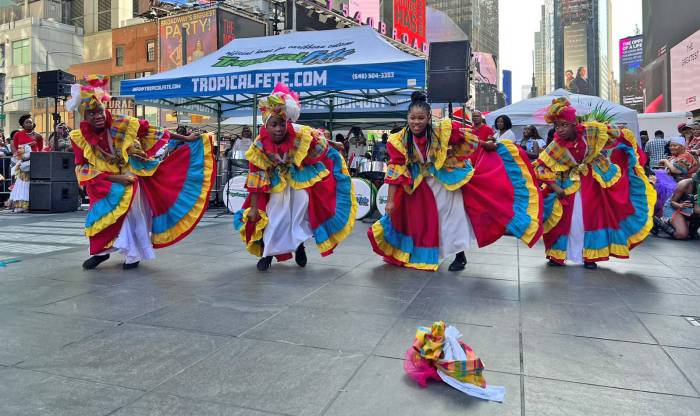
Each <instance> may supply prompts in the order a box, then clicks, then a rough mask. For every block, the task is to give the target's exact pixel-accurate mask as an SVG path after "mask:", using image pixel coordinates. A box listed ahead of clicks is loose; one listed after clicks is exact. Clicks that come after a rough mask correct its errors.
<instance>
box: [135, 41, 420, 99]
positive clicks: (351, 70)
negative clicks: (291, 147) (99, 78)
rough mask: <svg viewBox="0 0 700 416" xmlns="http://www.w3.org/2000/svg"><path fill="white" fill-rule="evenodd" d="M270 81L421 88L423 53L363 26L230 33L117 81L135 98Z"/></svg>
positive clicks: (221, 91) (246, 88)
mask: <svg viewBox="0 0 700 416" xmlns="http://www.w3.org/2000/svg"><path fill="white" fill-rule="evenodd" d="M278 82H282V83H284V84H287V85H289V86H290V87H291V88H292V89H294V90H295V91H298V92H311V91H313V92H320V91H348V90H363V89H376V90H391V89H404V88H416V87H417V88H423V87H425V60H424V59H421V58H418V57H416V56H413V55H410V54H407V53H405V52H402V51H400V50H398V49H396V48H394V47H393V46H392V45H391V44H389V43H388V42H387V41H385V40H384V39H382V38H381V36H380V35H379V34H378V33H376V32H375V31H374V30H372V29H371V28H368V27H356V28H350V29H338V30H326V31H318V32H296V33H291V34H287V35H280V36H266V37H259V38H245V39H235V40H233V41H231V42H229V43H228V44H226V45H225V46H224V47H222V48H221V49H219V50H218V51H216V52H213V53H211V54H209V55H207V56H205V57H203V58H200V59H198V60H197V61H195V62H193V63H191V64H189V65H185V66H183V67H180V68H176V69H173V70H170V71H166V72H162V73H159V74H155V75H152V76H149V77H145V78H139V79H134V80H124V81H122V83H121V95H132V96H134V97H135V99H136V100H137V101H139V100H153V99H160V98H177V97H215V96H224V95H236V94H252V93H262V94H265V93H269V92H270V91H271V90H272V89H273V88H274V87H275V85H276V84H277V83H278Z"/></svg>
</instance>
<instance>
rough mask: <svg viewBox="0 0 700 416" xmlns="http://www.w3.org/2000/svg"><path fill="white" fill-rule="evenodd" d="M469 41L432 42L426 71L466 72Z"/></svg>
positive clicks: (469, 52)
mask: <svg viewBox="0 0 700 416" xmlns="http://www.w3.org/2000/svg"><path fill="white" fill-rule="evenodd" d="M471 55H472V54H471V47H470V45H469V41H466V40H464V41H453V42H432V43H431V44H430V49H429V50H428V71H468V70H469V61H470V60H471Z"/></svg>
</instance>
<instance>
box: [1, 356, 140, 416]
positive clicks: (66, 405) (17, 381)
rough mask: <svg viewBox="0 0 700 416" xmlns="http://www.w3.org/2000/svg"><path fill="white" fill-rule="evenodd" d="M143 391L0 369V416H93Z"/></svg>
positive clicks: (18, 370) (118, 406)
mask: <svg viewBox="0 0 700 416" xmlns="http://www.w3.org/2000/svg"><path fill="white" fill-rule="evenodd" d="M142 394H143V392H141V391H138V390H132V389H127V388H122V387H115V386H110V385H107V384H100V383H91V382H88V381H82V380H75V379H70V378H65V377H59V376H54V375H50V374H44V373H37V372H34V371H26V370H20V369H17V368H6V369H0V414H1V415H3V416H33V415H48V414H50V415H52V416H95V415H106V414H109V413H111V412H112V411H114V410H116V409H118V408H120V407H122V406H124V405H126V404H127V403H129V402H131V401H133V400H135V399H136V398H137V397H139V396H140V395H142Z"/></svg>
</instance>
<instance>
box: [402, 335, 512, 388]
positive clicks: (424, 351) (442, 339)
mask: <svg viewBox="0 0 700 416" xmlns="http://www.w3.org/2000/svg"><path fill="white" fill-rule="evenodd" d="M445 326H446V324H445V322H444V321H439V322H435V323H433V325H432V327H431V328H426V327H419V328H418V329H417V330H416V338H415V340H414V341H413V346H412V347H411V348H409V349H408V351H406V360H405V361H404V370H405V371H406V373H407V374H408V375H409V376H410V377H411V378H412V379H414V380H415V381H416V382H417V383H418V384H419V385H420V386H421V387H427V381H428V379H433V380H436V381H443V382H445V383H447V384H448V385H450V386H452V387H454V388H455V389H457V390H459V391H461V392H463V393H466V394H468V395H469V396H472V397H477V398H480V399H485V400H490V401H495V402H503V399H504V397H505V388H503V387H500V386H489V385H487V384H486V379H485V378H484V376H483V374H482V373H483V371H484V364H483V363H482V362H481V359H480V358H479V357H477V356H476V353H474V350H472V349H471V348H470V347H469V346H468V345H467V344H465V343H464V341H462V339H461V338H462V334H460V332H459V330H458V329H457V328H455V327H453V326H448V327H445Z"/></svg>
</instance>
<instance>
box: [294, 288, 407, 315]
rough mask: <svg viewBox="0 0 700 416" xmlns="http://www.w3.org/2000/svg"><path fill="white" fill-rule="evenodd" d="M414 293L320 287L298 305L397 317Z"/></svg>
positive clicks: (377, 289) (378, 289)
mask: <svg viewBox="0 0 700 416" xmlns="http://www.w3.org/2000/svg"><path fill="white" fill-rule="evenodd" d="M415 293H416V292H415V291H400V290H390V289H380V288H376V287H362V286H352V285H340V284H331V285H328V286H324V287H322V288H321V289H319V290H318V291H317V292H315V293H314V294H313V295H311V296H309V297H308V298H306V299H304V300H303V301H302V302H300V303H299V304H300V305H302V306H310V307H314V308H328V309H340V310H345V311H351V312H367V313H377V314H387V315H394V316H398V314H400V313H401V312H403V311H404V310H405V309H406V307H407V306H408V304H409V302H410V301H411V299H412V298H413V296H414V295H415Z"/></svg>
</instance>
